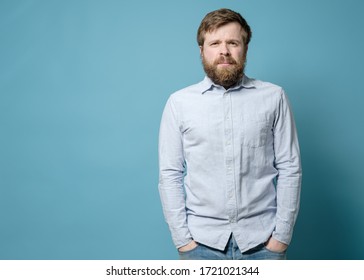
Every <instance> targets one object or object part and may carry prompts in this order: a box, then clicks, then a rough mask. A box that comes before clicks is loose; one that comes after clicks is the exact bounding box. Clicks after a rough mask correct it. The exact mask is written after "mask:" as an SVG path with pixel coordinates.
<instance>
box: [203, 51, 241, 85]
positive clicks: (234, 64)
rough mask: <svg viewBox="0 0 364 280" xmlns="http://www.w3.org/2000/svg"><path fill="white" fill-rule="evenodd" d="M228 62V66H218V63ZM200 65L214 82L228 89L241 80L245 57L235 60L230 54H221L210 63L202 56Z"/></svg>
mask: <svg viewBox="0 0 364 280" xmlns="http://www.w3.org/2000/svg"><path fill="white" fill-rule="evenodd" d="M224 62H225V63H230V64H231V65H230V66H227V67H223V68H219V67H218V64H220V63H224ZM202 65H203V68H204V70H205V72H206V75H207V77H209V78H210V79H211V80H212V81H213V82H214V83H215V84H218V85H221V86H223V87H224V88H226V89H228V88H230V87H232V86H234V85H236V84H237V83H239V82H240V81H241V79H242V78H243V75H244V68H245V59H244V58H242V59H240V60H239V61H236V60H235V59H233V58H232V57H230V56H221V57H219V58H218V59H217V60H215V61H214V62H213V63H212V64H210V63H208V62H207V61H206V60H205V58H204V57H203V56H202Z"/></svg>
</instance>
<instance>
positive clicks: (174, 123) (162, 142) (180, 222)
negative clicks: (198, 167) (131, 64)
mask: <svg viewBox="0 0 364 280" xmlns="http://www.w3.org/2000/svg"><path fill="white" fill-rule="evenodd" d="M185 172H186V168H185V159H184V153H183V143H182V133H181V129H180V120H179V118H178V113H177V109H176V106H175V104H174V101H173V96H171V97H170V98H169V99H168V101H167V104H166V106H165V108H164V111H163V115H162V120H161V125H160V131H159V185H158V188H159V194H160V197H161V202H162V207H163V213H164V217H165V219H166V222H167V224H168V226H169V229H170V231H171V234H172V239H173V242H174V244H175V245H176V247H177V248H179V247H182V246H184V245H186V244H188V243H189V242H190V241H191V240H192V237H191V234H190V232H189V229H188V226H187V218H186V216H187V215H186V206H185V205H186V204H185V192H184V187H183V179H184V176H185Z"/></svg>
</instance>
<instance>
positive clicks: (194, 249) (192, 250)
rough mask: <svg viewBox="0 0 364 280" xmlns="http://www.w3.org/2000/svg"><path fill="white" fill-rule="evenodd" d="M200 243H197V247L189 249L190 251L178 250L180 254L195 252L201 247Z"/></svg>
mask: <svg viewBox="0 0 364 280" xmlns="http://www.w3.org/2000/svg"><path fill="white" fill-rule="evenodd" d="M199 246H200V245H199V244H197V246H196V247H195V248H193V249H191V250H188V251H182V252H181V251H180V250H177V251H178V254H180V255H183V254H188V253H192V252H194V251H196V250H197V249H198V247H199Z"/></svg>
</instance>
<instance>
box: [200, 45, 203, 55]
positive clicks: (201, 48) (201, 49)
mask: <svg viewBox="0 0 364 280" xmlns="http://www.w3.org/2000/svg"><path fill="white" fill-rule="evenodd" d="M200 56H201V57H203V46H200Z"/></svg>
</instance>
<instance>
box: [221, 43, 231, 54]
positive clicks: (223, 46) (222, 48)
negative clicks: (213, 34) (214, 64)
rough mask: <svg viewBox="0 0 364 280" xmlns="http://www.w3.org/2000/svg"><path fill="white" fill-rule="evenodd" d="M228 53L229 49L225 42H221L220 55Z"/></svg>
mask: <svg viewBox="0 0 364 280" xmlns="http://www.w3.org/2000/svg"><path fill="white" fill-rule="evenodd" d="M229 54H230V51H229V48H228V46H227V44H221V45H220V55H229Z"/></svg>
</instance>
